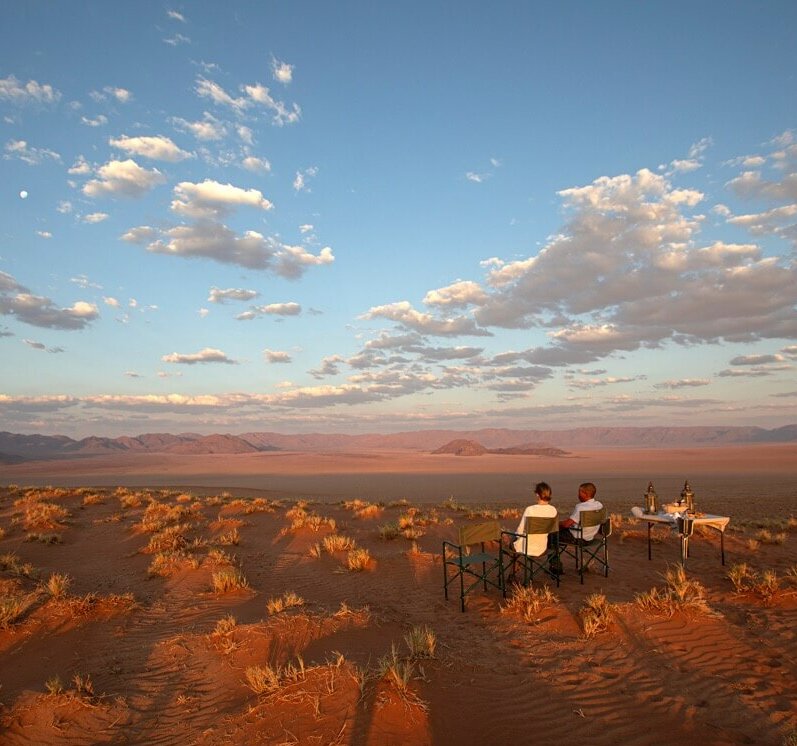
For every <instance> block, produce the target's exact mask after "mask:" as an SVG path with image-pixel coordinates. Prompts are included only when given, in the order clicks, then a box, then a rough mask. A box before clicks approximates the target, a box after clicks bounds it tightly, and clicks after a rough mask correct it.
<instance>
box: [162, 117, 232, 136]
mask: <svg viewBox="0 0 797 746" xmlns="http://www.w3.org/2000/svg"><path fill="white" fill-rule="evenodd" d="M171 122H172V124H173V125H174V126H175V127H177V129H179V130H182V131H183V132H189V133H190V134H192V135H193V136H194V137H195V138H196V139H197V140H200V141H203V142H209V141H213V140H223V139H224V138H225V137H226V136H227V127H226V126H225V125H224V123H223V122H220V121H219V120H218V119H216V118H215V117H214V116H213V115H212V114H209V113H208V112H205V113H204V115H203V117H202V119H200V120H197V121H194V122H189V121H188V120H186V119H181V118H180V117H173V118H172V119H171Z"/></svg>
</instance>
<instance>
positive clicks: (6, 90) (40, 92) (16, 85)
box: [0, 75, 61, 105]
mask: <svg viewBox="0 0 797 746" xmlns="http://www.w3.org/2000/svg"><path fill="white" fill-rule="evenodd" d="M60 98H61V93H60V91H58V90H57V89H55V88H53V87H52V86H51V85H49V84H47V83H44V84H41V83H38V82H37V81H35V80H29V81H28V82H27V83H22V82H21V81H20V80H17V78H15V77H14V76H13V75H9V76H8V77H7V78H0V101H10V102H11V103H13V104H17V105H25V104H31V103H36V104H54V103H57V102H58V101H59V100H60Z"/></svg>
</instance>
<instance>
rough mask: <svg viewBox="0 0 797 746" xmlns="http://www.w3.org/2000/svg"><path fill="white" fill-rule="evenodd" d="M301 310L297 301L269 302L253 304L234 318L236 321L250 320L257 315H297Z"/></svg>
mask: <svg viewBox="0 0 797 746" xmlns="http://www.w3.org/2000/svg"><path fill="white" fill-rule="evenodd" d="M301 312H302V307H301V306H300V305H299V304H298V303H292V302H291V303H269V304H268V305H265V306H253V307H252V308H250V309H249V310H248V311H244V312H243V313H239V314H238V315H237V316H236V317H235V318H236V319H237V320H238V321H251V320H252V319H254V318H257V317H258V316H298V315H299V314H300V313H301Z"/></svg>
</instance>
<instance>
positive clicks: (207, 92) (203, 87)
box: [195, 77, 250, 113]
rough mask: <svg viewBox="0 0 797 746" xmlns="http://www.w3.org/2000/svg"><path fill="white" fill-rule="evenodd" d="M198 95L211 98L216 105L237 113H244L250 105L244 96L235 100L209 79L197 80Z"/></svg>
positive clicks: (201, 78) (200, 78)
mask: <svg viewBox="0 0 797 746" xmlns="http://www.w3.org/2000/svg"><path fill="white" fill-rule="evenodd" d="M195 90H196V93H197V95H198V96H199V97H200V98H209V99H210V100H211V101H212V102H213V103H214V104H219V105H221V106H229V107H230V108H231V109H233V110H234V111H236V112H239V113H240V112H242V111H244V110H245V109H246V108H247V107H248V106H249V105H250V102H249V100H248V99H247V98H246V97H244V96H242V97H240V98H234V97H233V96H231V95H230V94H229V93H227V91H225V90H224V89H223V88H222V87H221V86H220V85H219V84H218V83H214V82H213V81H212V80H208V79H207V78H203V77H199V78H197V80H196V87H195Z"/></svg>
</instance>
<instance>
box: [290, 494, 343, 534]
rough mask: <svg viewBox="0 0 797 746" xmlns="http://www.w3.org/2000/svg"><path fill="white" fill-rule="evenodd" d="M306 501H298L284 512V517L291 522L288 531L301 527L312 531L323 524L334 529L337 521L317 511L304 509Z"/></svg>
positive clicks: (317, 529) (319, 528) (318, 529)
mask: <svg viewBox="0 0 797 746" xmlns="http://www.w3.org/2000/svg"><path fill="white" fill-rule="evenodd" d="M305 505H306V503H304V502H303V501H301V500H300V501H299V502H298V503H297V504H296V505H295V506H294V507H293V508H291V509H290V510H288V511H287V512H286V513H285V517H286V518H288V519H289V520H290V522H291V525H290V527H289V528H288V529H287V530H289V531H298V530H299V529H301V528H309V529H311V530H312V531H320V530H321V529H322V528H323V527H324V526H328V527H329V529H330V530H331V531H334V530H335V528H336V526H337V523H336V522H335V519H334V518H325V517H323V516H320V515H318V514H317V513H313V512H308V511H307V510H305V507H304V506H305Z"/></svg>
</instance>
